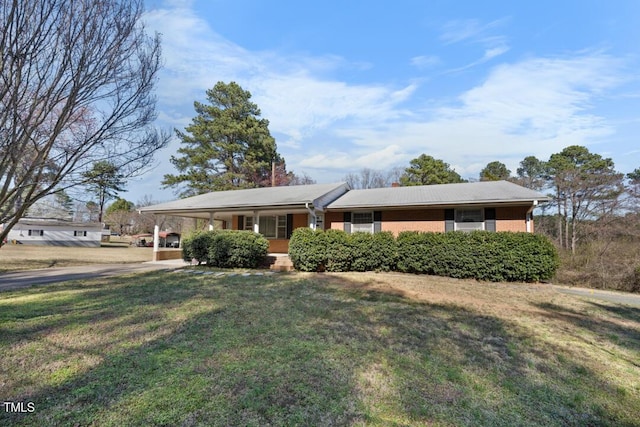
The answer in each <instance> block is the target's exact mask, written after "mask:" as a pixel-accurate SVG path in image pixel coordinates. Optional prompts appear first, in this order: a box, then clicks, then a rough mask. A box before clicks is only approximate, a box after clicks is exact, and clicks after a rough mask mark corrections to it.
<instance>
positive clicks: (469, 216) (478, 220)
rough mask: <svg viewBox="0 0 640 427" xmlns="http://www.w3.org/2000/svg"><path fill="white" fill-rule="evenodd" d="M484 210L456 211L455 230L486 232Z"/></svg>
mask: <svg viewBox="0 0 640 427" xmlns="http://www.w3.org/2000/svg"><path fill="white" fill-rule="evenodd" d="M482 211H483V209H456V224H455V229H456V230H458V231H474V230H484V215H483V212H482Z"/></svg>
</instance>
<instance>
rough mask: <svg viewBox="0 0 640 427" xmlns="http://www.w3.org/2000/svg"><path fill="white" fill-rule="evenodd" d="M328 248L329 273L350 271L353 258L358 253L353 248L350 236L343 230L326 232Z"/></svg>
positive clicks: (325, 242)
mask: <svg viewBox="0 0 640 427" xmlns="http://www.w3.org/2000/svg"><path fill="white" fill-rule="evenodd" d="M324 244H325V247H326V252H325V255H326V270H327V271H350V270H351V268H352V265H351V264H352V258H353V255H354V254H355V253H357V251H354V250H353V249H352V247H351V239H349V235H348V234H347V233H345V232H344V231H342V230H327V231H325V232H324Z"/></svg>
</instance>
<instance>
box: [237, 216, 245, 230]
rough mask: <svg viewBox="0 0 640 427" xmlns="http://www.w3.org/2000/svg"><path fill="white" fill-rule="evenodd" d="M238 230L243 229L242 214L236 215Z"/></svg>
mask: <svg viewBox="0 0 640 427" xmlns="http://www.w3.org/2000/svg"><path fill="white" fill-rule="evenodd" d="M238 230H244V215H238Z"/></svg>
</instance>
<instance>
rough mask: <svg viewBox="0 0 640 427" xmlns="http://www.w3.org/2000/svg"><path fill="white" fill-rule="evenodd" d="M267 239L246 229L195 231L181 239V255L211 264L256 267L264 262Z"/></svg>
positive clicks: (267, 246) (216, 265)
mask: <svg viewBox="0 0 640 427" xmlns="http://www.w3.org/2000/svg"><path fill="white" fill-rule="evenodd" d="M268 250H269V241H268V240H267V239H266V238H264V237H263V236H261V235H260V234H256V233H252V232H249V231H232V230H214V231H196V232H194V233H192V234H190V235H189V236H187V237H185V238H183V239H182V258H183V259H184V260H185V261H191V260H193V259H195V260H196V261H198V264H202V263H203V262H206V263H207V265H209V266H211V267H223V268H256V267H258V266H259V265H260V263H262V262H263V261H264V258H265V257H266V256H267V252H268Z"/></svg>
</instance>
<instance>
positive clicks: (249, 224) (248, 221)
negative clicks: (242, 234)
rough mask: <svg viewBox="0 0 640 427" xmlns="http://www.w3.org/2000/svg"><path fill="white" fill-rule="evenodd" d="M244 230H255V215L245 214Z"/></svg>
mask: <svg viewBox="0 0 640 427" xmlns="http://www.w3.org/2000/svg"><path fill="white" fill-rule="evenodd" d="M244 230H247V231H253V217H252V216H245V217H244Z"/></svg>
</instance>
